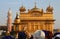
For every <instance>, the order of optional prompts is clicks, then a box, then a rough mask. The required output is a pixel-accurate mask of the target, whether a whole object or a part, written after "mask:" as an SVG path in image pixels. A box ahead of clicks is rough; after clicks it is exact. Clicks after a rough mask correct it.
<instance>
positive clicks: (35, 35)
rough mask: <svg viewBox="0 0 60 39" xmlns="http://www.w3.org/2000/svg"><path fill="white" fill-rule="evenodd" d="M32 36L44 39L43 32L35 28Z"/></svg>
mask: <svg viewBox="0 0 60 39" xmlns="http://www.w3.org/2000/svg"><path fill="white" fill-rule="evenodd" d="M33 37H34V38H37V39H45V33H44V32H43V31H41V30H37V31H35V32H34V34H33Z"/></svg>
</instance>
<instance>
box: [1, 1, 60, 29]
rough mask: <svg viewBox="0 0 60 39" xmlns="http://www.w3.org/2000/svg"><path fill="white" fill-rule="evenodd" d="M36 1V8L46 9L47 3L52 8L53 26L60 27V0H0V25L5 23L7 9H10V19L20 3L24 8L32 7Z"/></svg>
mask: <svg viewBox="0 0 60 39" xmlns="http://www.w3.org/2000/svg"><path fill="white" fill-rule="evenodd" d="M35 1H36V3H37V7H38V8H43V9H44V10H46V8H47V6H49V4H50V5H51V6H53V8H54V14H53V15H54V19H56V21H55V24H54V28H60V0H0V25H6V23H7V21H6V20H7V12H8V9H9V8H11V10H12V21H13V20H14V18H15V16H16V12H18V11H19V8H20V6H22V4H23V5H24V6H25V7H26V9H31V8H33V7H34V3H35Z"/></svg>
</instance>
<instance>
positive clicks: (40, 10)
mask: <svg viewBox="0 0 60 39" xmlns="http://www.w3.org/2000/svg"><path fill="white" fill-rule="evenodd" d="M31 11H38V12H43V9H39V8H33V9H31Z"/></svg>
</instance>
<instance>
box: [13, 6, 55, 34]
mask: <svg viewBox="0 0 60 39" xmlns="http://www.w3.org/2000/svg"><path fill="white" fill-rule="evenodd" d="M19 11H20V13H19V15H18V14H17V15H16V18H15V20H14V23H13V24H14V25H13V26H14V27H13V30H14V31H21V30H23V29H25V30H26V31H28V32H30V33H31V34H32V33H33V32H35V31H36V30H47V31H51V32H53V28H54V21H55V20H54V17H53V7H51V6H50V5H49V6H48V7H47V8H46V11H44V10H43V9H39V8H37V7H36V5H35V6H34V7H33V8H32V9H28V11H27V12H26V8H25V7H24V6H21V7H20V9H19Z"/></svg>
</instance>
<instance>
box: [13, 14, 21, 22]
mask: <svg viewBox="0 0 60 39" xmlns="http://www.w3.org/2000/svg"><path fill="white" fill-rule="evenodd" d="M14 22H15V23H20V18H19V15H18V13H17V14H16V18H15V20H14Z"/></svg>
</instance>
